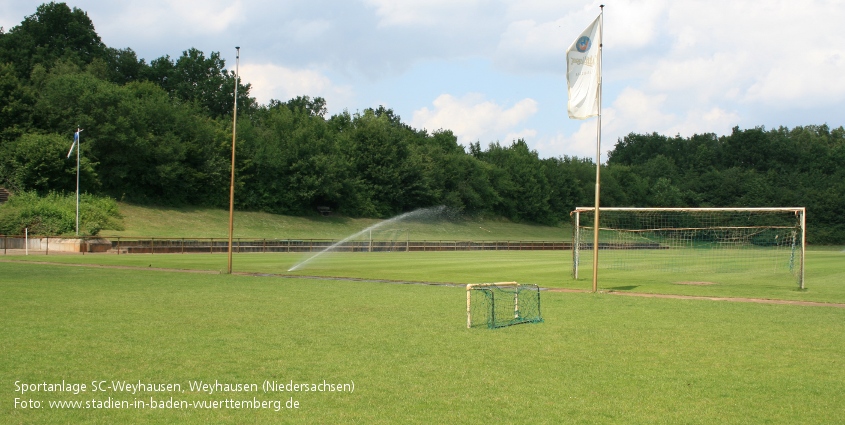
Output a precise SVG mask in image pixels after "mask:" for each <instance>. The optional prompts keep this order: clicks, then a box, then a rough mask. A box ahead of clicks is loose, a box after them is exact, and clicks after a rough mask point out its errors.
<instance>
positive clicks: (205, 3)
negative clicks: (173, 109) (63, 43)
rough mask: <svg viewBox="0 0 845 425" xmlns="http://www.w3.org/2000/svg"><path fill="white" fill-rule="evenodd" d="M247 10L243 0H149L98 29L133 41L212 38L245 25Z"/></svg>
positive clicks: (127, 8)
mask: <svg viewBox="0 0 845 425" xmlns="http://www.w3.org/2000/svg"><path fill="white" fill-rule="evenodd" d="M245 9H246V7H245V6H244V4H243V1H241V0H236V1H225V0H180V1H168V0H149V1H145V2H131V3H127V4H126V5H125V6H124V7H123V8H122V9H121V10H119V13H114V14H111V15H110V16H109V18H108V19H104V20H101V21H97V22H95V25H97V30H98V32H101V30H102V32H106V33H122V34H124V35H128V34H132V37H133V38H135V37H137V38H150V39H158V38H161V37H166V38H171V37H173V36H197V35H205V36H209V35H217V34H220V33H222V32H224V31H227V30H229V29H231V28H232V27H233V26H234V25H236V24H238V23H242V22H243V21H244V19H245V13H246V10H245ZM98 12H99V11H98V10H94V11H93V13H95V14H98ZM130 47H131V46H130ZM188 47H190V46H186V47H183V50H186V49H187V48H188Z"/></svg>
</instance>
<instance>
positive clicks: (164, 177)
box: [0, 3, 845, 244]
mask: <svg viewBox="0 0 845 425" xmlns="http://www.w3.org/2000/svg"><path fill="white" fill-rule="evenodd" d="M250 89H251V86H250V84H249V83H246V82H243V81H239V82H238V99H237V102H238V107H237V111H238V120H237V123H238V124H237V125H238V128H237V156H236V197H235V204H236V208H238V209H241V210H258V211H267V212H273V213H279V214H289V215H313V214H317V208H318V207H329V208H331V209H332V211H335V212H337V213H338V214H343V215H347V216H353V217H376V218H379V217H390V216H393V215H396V214H399V213H402V212H406V211H411V210H414V209H417V208H422V207H429V206H434V205H446V206H449V207H452V208H455V209H457V210H460V211H463V212H466V213H469V214H482V215H489V216H496V217H503V218H506V219H509V220H512V221H516V222H529V223H540V224H551V225H555V224H561V223H565V222H568V220H569V212H570V211H572V209H573V208H574V207H576V206H589V205H592V203H593V195H594V187H595V162H594V161H593V159H591V158H578V157H570V156H563V157H557V158H541V157H539V155H538V153H537V152H536V151H534V150H532V149H531V148H530V147H529V145H528V143H527V142H526V141H525V140H522V139H519V140H514V141H510V142H505V143H501V142H499V141H492V142H486V145H483V144H482V142H481V141H476V142H474V143H472V144H471V145H470V146H468V147H464V146H463V145H461V144H459V143H458V140H457V138H456V137H455V135H454V134H453V133H452V132H451V131H449V130H448V129H442V130H438V131H434V132H428V131H426V130H419V129H415V128H412V127H411V126H409V125H408V124H406V123H404V122H403V121H402V119H401V117H400V116H398V115H396V114H395V113H394V112H393V111H392V110H391V109H388V108H385V107H383V106H374V107H373V108H369V109H365V110H363V111H355V112H349V111H344V112H342V113H339V114H336V115H331V116H328V114H327V109H326V101H325V99H323V98H320V97H311V96H309V95H308V94H305V93H303V94H302V95H301V96H298V97H296V98H294V99H288V100H271V101H270V102H269V103H268V104H266V105H262V104H258V103H257V102H256V100H255V99H254V98H252V97H250ZM234 92H235V75H234V72H233V71H232V70H230V69H227V68H226V64H225V62H224V61H223V60H222V59H221V58H220V55H219V53H218V52H211V53H208V54H206V53H205V52H202V51H199V50H197V49H194V48H189V49H187V50H185V51H184V52H183V53H182V55H181V56H179V57H178V58H171V57H169V56H162V57H159V58H156V59H153V60H150V61H149V62H147V61H146V60H145V59H143V58H138V57H137V54H136V53H135V52H134V51H133V50H132V49H131V48H112V47H108V46H106V45H105V44H104V43H103V42H102V41H101V39H100V37H99V36H98V35H97V32H96V31H95V26H94V23H93V22H92V21H91V19H89V17H88V15H87V14H86V12H85V11H83V10H80V9H78V8H70V7H69V6H67V5H66V4H65V3H46V4H43V5H41V6H39V7H38V8H37V10H36V11H35V13H34V14H33V15H31V16H28V17H26V18H24V20H23V21H22V22H21V23H20V24H19V25H18V26H15V27H13V28H10V29H8V30H5V29H0V99H2V102H1V103H0V186H3V187H6V188H7V189H9V190H10V191H12V192H13V193H21V192H36V193H38V194H42V195H47V194H49V193H56V192H57V193H61V192H73V191H75V188H76V163H75V161H73V160H70V159H68V158H67V155H68V149H69V148H70V145H71V142H72V140H73V134H74V132H75V131H76V129H77V128H82V129H84V131H83V132H82V133H81V140H82V142H81V147H82V156H81V166H80V167H81V177H80V180H81V182H80V185H81V187H82V188H83V190H84V191H85V192H87V193H90V194H92V195H100V196H107V197H111V198H114V199H116V200H120V201H125V202H131V203H138V204H152V205H195V206H211V207H222V206H225V205H228V196H229V190H228V187H229V173H230V168H229V167H230V161H231V143H232V136H231V135H232V121H233V120H232V118H233V117H232V113H233V110H234V101H233V99H234ZM843 164H845V129H843V127H842V126H839V127H835V128H831V127H829V126H828V125H827V124H821V125H806V126H800V127H794V128H791V129H789V128H784V127H780V128H776V129H765V128H763V127H758V128H750V129H740V128H734V129H733V131H732V132H731V134H729V135H724V136H717V135H715V134H696V135H693V136H691V137H681V136H665V135H660V134H657V133H652V134H634V133H631V134H629V135H627V136H625V137H624V138H622V139H620V140H618V141H616V142H615V145H614V146H613V149H612V150H611V151H610V153H609V156H608V158H607V161H606V163H604V164H602V166H601V167H602V171H601V172H602V177H601V178H602V182H601V183H602V193H601V199H602V205H603V206H637V207H651V206H661V207H682V206H683V207H771V206H805V207H807V217H808V222H809V231H808V242H810V243H816V244H843V243H845V217H843V214H845V167H843Z"/></svg>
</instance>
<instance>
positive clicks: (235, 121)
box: [227, 47, 241, 274]
mask: <svg viewBox="0 0 845 425" xmlns="http://www.w3.org/2000/svg"><path fill="white" fill-rule="evenodd" d="M235 50H236V51H237V53H236V54H235V109H234V112H233V113H232V178H231V179H230V181H229V264H228V269H227V273H229V274H232V233H233V232H234V229H235V220H234V218H235V139H236V137H237V129H238V68H239V66H240V61H241V48H240V47H235Z"/></svg>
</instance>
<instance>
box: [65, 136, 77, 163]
mask: <svg viewBox="0 0 845 425" xmlns="http://www.w3.org/2000/svg"><path fill="white" fill-rule="evenodd" d="M77 143H79V130H77V131H76V133H73V143H72V144H71V145H70V150H69V151H67V157H68V158H70V154H71V153H73V148H74V147H75V146H76V144H77Z"/></svg>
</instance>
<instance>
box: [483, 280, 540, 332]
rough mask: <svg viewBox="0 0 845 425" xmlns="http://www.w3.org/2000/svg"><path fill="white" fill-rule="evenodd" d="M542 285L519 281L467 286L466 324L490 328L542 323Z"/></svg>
mask: <svg viewBox="0 0 845 425" xmlns="http://www.w3.org/2000/svg"><path fill="white" fill-rule="evenodd" d="M542 321H543V317H542V315H541V314H540V288H539V287H538V286H537V285H520V284H516V283H511V282H507V283H499V284H495V283H493V284H488V283H485V284H476V285H467V327H468V328H470V327H487V328H490V329H494V328H501V327H505V326H511V325H518V324H521V323H539V322H542Z"/></svg>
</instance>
